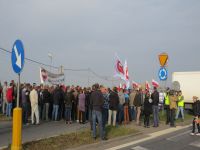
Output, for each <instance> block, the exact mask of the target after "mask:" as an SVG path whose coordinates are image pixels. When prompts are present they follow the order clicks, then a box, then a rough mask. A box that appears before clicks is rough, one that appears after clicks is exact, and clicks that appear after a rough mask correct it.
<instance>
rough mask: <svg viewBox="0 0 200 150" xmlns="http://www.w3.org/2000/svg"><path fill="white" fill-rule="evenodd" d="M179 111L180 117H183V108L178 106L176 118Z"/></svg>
mask: <svg viewBox="0 0 200 150" xmlns="http://www.w3.org/2000/svg"><path fill="white" fill-rule="evenodd" d="M179 113H181V117H182V119H184V108H183V107H180V106H178V110H177V113H176V119H178V116H179Z"/></svg>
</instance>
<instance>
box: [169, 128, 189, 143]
mask: <svg viewBox="0 0 200 150" xmlns="http://www.w3.org/2000/svg"><path fill="white" fill-rule="evenodd" d="M190 132H191V131H186V132H183V133H180V134H178V135H175V136H172V137H170V138H167V140H168V141H176V142H177V141H179V140H181V138H177V137H180V136H183V135H185V134H189V133H190Z"/></svg>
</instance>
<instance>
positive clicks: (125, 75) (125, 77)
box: [124, 60, 129, 81]
mask: <svg viewBox="0 0 200 150" xmlns="http://www.w3.org/2000/svg"><path fill="white" fill-rule="evenodd" d="M124 79H125V81H128V80H129V74H128V64H127V61H126V60H125V63H124Z"/></svg>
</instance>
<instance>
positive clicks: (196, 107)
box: [191, 96, 200, 136]
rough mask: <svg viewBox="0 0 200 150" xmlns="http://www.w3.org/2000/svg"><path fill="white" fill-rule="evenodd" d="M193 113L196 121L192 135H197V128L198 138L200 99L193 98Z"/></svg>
mask: <svg viewBox="0 0 200 150" xmlns="http://www.w3.org/2000/svg"><path fill="white" fill-rule="evenodd" d="M193 102H194V103H193V113H194V119H193V121H192V133H191V135H195V129H196V127H197V133H196V135H197V136H200V101H199V99H198V97H196V96H193Z"/></svg>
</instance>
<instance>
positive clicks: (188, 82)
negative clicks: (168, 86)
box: [172, 71, 200, 109]
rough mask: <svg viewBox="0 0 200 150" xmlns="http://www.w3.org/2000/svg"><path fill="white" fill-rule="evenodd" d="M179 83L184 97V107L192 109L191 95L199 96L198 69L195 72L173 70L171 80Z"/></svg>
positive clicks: (199, 78)
mask: <svg viewBox="0 0 200 150" xmlns="http://www.w3.org/2000/svg"><path fill="white" fill-rule="evenodd" d="M174 81H178V82H179V83H180V90H181V91H182V93H183V96H184V99H185V109H192V103H193V100H192V97H193V96H197V97H198V98H200V71H197V72H174V73H173V74H172V82H174Z"/></svg>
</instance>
